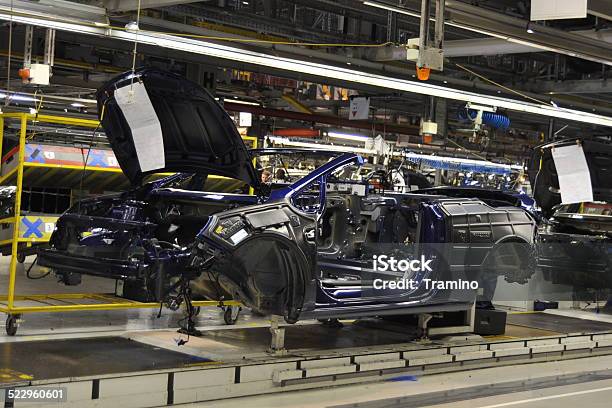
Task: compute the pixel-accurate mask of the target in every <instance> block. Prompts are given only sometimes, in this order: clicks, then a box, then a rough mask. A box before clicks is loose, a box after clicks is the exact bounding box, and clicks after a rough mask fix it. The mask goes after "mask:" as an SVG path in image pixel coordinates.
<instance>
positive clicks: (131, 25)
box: [125, 21, 140, 31]
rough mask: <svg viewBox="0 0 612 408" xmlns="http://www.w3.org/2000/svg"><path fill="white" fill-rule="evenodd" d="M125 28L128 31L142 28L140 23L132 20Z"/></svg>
mask: <svg viewBox="0 0 612 408" xmlns="http://www.w3.org/2000/svg"><path fill="white" fill-rule="evenodd" d="M125 29H126V30H128V31H138V30H140V28H139V27H138V23H137V22H136V21H130V22H129V23H127V24H126V25H125Z"/></svg>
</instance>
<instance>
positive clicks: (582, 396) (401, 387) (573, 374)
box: [0, 257, 612, 408]
mask: <svg viewBox="0 0 612 408" xmlns="http://www.w3.org/2000/svg"><path fill="white" fill-rule="evenodd" d="M8 260H9V258H8V257H0V293H6V284H7V282H8V274H7V271H8ZM32 260H33V259H32V258H28V260H27V261H26V265H28V264H29V262H31V261H32ZM33 273H34V274H36V273H37V271H36V270H35V271H33ZM113 290H114V282H113V281H109V280H106V279H99V278H94V277H84V278H83V284H82V285H80V286H76V287H66V286H63V285H60V284H57V283H56V282H55V278H54V277H52V276H48V277H46V278H44V279H40V280H30V279H27V278H26V277H25V272H24V268H23V266H19V268H18V276H17V293H19V294H36V293H86V292H96V293H110V292H113ZM157 313H158V310H157V309H133V310H120V311H95V312H94V311H92V312H67V313H36V314H29V315H25V316H24V320H25V321H24V322H23V325H22V326H21V327H20V328H19V331H18V334H17V336H15V337H9V336H6V335H3V333H2V334H0V342H2V343H6V342H21V341H32V340H53V339H75V338H94V337H101V336H102V337H104V336H108V337H111V336H122V337H123V338H128V339H132V340H137V341H138V342H141V343H144V344H150V345H154V346H158V345H159V342H162V343H163V344H164V348H165V349H168V350H176V351H181V352H182V353H185V354H186V355H190V356H193V357H194V358H195V357H199V358H201V357H205V356H202V355H200V354H201V353H198V352H197V351H194V350H196V349H198V348H199V349H200V350H201V349H206V350H207V352H206V354H207V356H211V353H212V354H214V353H213V351H214V350H213V349H214V347H212V346H211V345H213V343H214V344H220V343H223V344H226V345H228V346H229V347H233V348H236V349H240V350H242V349H243V348H244V343H245V342H246V343H248V340H249V336H250V335H251V334H253V335H255V334H256V333H255V332H258V331H261V333H259V334H256V337H258V338H264V337H266V334H265V333H264V332H266V329H264V328H265V327H267V326H268V320H267V319H266V318H263V317H260V316H254V315H251V314H250V313H249V312H248V311H244V312H243V313H242V315H241V316H240V319H239V322H238V324H237V325H236V326H231V327H228V326H226V325H225V324H224V323H223V317H222V313H221V310H219V309H218V308H216V307H212V308H204V309H203V310H202V312H201V313H200V315H199V316H198V318H197V324H198V326H199V327H201V328H204V329H205V330H207V331H210V333H213V332H214V333H215V334H214V335H212V337H211V336H207V337H205V338H204V339H192V340H191V341H192V343H191V348H190V345H189V344H188V345H187V347H185V346H182V347H181V348H178V347H175V346H172V345H171V343H174V342H175V341H176V337H177V334H176V332H175V328H176V327H177V322H178V320H179V319H180V318H181V317H182V313H180V312H171V311H168V310H166V309H164V311H163V313H162V317H161V318H157ZM550 314H551V315H554V316H551V318H553V320H554V318H556V317H558V316H564V317H576V318H580V319H584V320H586V322H585V321H584V320H583V321H582V322H581V328H589V327H591V324H590V323H589V321H593V324H592V327H593V328H594V329H595V328H597V327H599V326H598V324H602V323H603V324H605V323H612V317H610V316H609V315H602V314H599V315H597V314H594V313H593V312H590V311H571V310H569V311H567V310H566V311H551V312H550ZM515 320H516V322H514V323H516V324H513V325H509V326H508V327H507V332H506V337H508V338H517V337H520V338H522V337H532V336H547V335H554V334H556V333H559V332H567V328H564V329H563V330H561V328H560V327H559V326H555V325H554V324H553V325H552V326H551V325H549V326H547V327H539V326H537V325H535V326H536V327H534V325H532V324H531V325H530V323H526V324H522V323H521V319H515ZM523 320H524V319H523ZM595 322H597V324H596V323H595ZM1 324H2V323H1V322H0V325H1ZM300 325H301V326H303V327H296V328H293V329H291V330H288V339H287V340H288V342H289V343H291V342H293V343H295V344H293V343H292V344H291V345H290V347H292V348H294V349H299V346H298V345H299V344H305V343H304V342H306V343H308V344H310V343H313V344H314V343H316V342H317V341H318V340H321V341H318V342H319V343H321V347H325V348H337V347H340V348H342V347H363V346H367V345H368V344H369V343H371V344H372V345H374V344H379V345H381V344H392V343H398V342H405V341H410V338H409V337H410V335H409V333H397V332H393V331H387V332H383V333H378V334H376V333H374V334H373V333H370V332H369V331H373V330H371V329H369V328H367V326H363V325H361V326H360V325H359V324H350V323H349V324H347V325H346V326H345V328H343V329H335V330H331V331H330V329H325V330H323V329H321V327H320V326H318V325H317V326H313V322H301V323H300ZM257 327H259V328H261V329H259V330H257V329H256V330H252V329H254V328H257ZM218 329H227V330H222V331H219V330H218ZM576 331H578V330H576ZM249 333H251V334H249ZM254 333H255V334H254ZM199 342H204V343H206V342H209V343H210V344H208V343H207V344H199ZM347 342H348V343H347ZM317 344H318V343H317ZM259 346H261V347H259ZM265 346H266V345H265V344H264V343H262V344H260V345H258V346H257V347H256V349H257V350H254V351H257V352H261V350H259V348H262V347H265ZM251 351H253V350H251ZM240 353H242V355H244V353H245V351H240ZM247 353H248V351H247ZM237 355H238V354H237ZM212 357H214V355H213V356H212ZM551 379H552V380H551ZM517 381H518V382H517ZM502 383H503V384H504V386H503V387H500V386H499V385H500V384H502ZM495 384H497V387H496V386H495ZM529 387H531V388H529ZM610 400H612V356H606V357H598V358H587V359H580V360H570V361H559V362H548V363H536V364H529V365H517V366H509V367H496V368H489V369H482V370H472V371H464V372H457V373H447V374H437V375H428V376H422V377H418V378H416V377H415V378H410V379H409V381H387V382H378V383H369V384H360V385H354V386H350V385H349V386H342V387H334V388H329V389H320V390H310V391H298V392H292V393H287V394H270V395H265V396H258V397H249V398H234V399H229V400H223V401H215V402H214V403H202V404H194V405H191V406H194V407H195V406H198V407H219V408H231V407H243V406H249V407H270V406H286V407H321V406H331V407H345V406H350V407H363V408H377V407H404V406H414V407H432V408H433V407H437V408H450V407H453V408H468V407H478V408H494V407H495V408H497V407H509V406H516V407H519V408H521V407H525V408H536V407H537V408H547V407H551V408H553V407H554V408H559V407H570V406H571V407H573V406H576V405H578V404H581V405H585V406H586V405H587V404H588V406H589V408H598V407H610Z"/></svg>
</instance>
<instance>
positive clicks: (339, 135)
mask: <svg viewBox="0 0 612 408" xmlns="http://www.w3.org/2000/svg"><path fill="white" fill-rule="evenodd" d="M327 136H329V137H333V138H334V139H344V140H352V141H354V142H367V141H368V140H370V139H371V138H370V137H368V136H364V135H347V134H345V133H338V132H327Z"/></svg>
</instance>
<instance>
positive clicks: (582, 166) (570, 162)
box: [552, 144, 593, 204]
mask: <svg viewBox="0 0 612 408" xmlns="http://www.w3.org/2000/svg"><path fill="white" fill-rule="evenodd" d="M552 157H553V160H554V162H555V167H556V168H557V175H558V177H559V189H560V190H561V203H562V204H573V203H582V202H590V201H593V187H592V186H591V174H590V173H589V166H588V165H587V161H586V158H585V157H584V150H582V146H580V145H578V144H575V145H571V146H563V147H555V148H553V151H552Z"/></svg>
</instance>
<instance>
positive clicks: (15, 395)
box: [0, 387, 67, 402]
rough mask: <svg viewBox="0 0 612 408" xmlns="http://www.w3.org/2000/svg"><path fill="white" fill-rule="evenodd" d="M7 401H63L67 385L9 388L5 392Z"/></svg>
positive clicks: (3, 394)
mask: <svg viewBox="0 0 612 408" xmlns="http://www.w3.org/2000/svg"><path fill="white" fill-rule="evenodd" d="M0 395H2V396H4V399H5V401H31V402H63V401H66V397H67V395H66V388H65V387H23V388H9V389H6V390H5V392H4V393H0Z"/></svg>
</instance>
